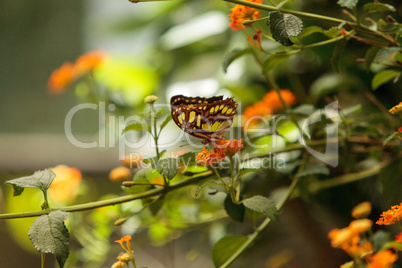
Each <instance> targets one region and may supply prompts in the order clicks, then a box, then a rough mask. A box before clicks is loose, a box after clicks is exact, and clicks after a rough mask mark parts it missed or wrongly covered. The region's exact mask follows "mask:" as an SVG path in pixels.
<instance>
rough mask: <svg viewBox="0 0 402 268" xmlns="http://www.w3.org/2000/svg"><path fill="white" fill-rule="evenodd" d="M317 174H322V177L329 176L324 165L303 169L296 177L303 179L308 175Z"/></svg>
mask: <svg viewBox="0 0 402 268" xmlns="http://www.w3.org/2000/svg"><path fill="white" fill-rule="evenodd" d="M317 174H323V175H329V169H328V167H327V166H324V165H317V164H315V165H310V166H307V167H306V168H304V170H303V171H302V172H300V173H299V174H298V175H297V177H304V176H308V175H317Z"/></svg>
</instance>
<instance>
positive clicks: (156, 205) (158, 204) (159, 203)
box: [149, 197, 165, 216]
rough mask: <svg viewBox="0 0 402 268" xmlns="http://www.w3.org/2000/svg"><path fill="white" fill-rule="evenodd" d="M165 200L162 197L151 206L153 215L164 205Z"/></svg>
mask: <svg viewBox="0 0 402 268" xmlns="http://www.w3.org/2000/svg"><path fill="white" fill-rule="evenodd" d="M164 201H165V199H164V198H163V197H161V198H158V200H156V201H155V202H153V203H152V204H151V205H150V206H149V210H150V211H151V213H152V215H153V216H156V214H158V212H159V210H160V209H161V208H162V207H163V203H164Z"/></svg>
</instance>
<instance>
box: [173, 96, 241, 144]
mask: <svg viewBox="0 0 402 268" xmlns="http://www.w3.org/2000/svg"><path fill="white" fill-rule="evenodd" d="M171 104H172V118H173V121H174V122H175V123H176V125H177V126H178V127H180V128H181V129H182V130H183V131H185V132H186V133H188V134H190V135H192V136H194V137H197V138H201V139H205V140H206V141H208V142H210V141H211V140H217V139H221V137H220V136H221V135H222V134H223V133H224V132H225V131H226V130H228V129H229V128H230V126H231V125H232V122H233V117H234V115H235V114H236V113H237V103H236V102H235V101H233V99H232V98H229V99H226V100H223V96H217V97H212V98H200V97H195V98H188V97H184V96H182V95H178V96H174V97H172V99H171Z"/></svg>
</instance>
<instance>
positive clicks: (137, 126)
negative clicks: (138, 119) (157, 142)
mask: <svg viewBox="0 0 402 268" xmlns="http://www.w3.org/2000/svg"><path fill="white" fill-rule="evenodd" d="M130 130H133V131H148V132H149V133H151V131H152V129H151V126H150V125H148V124H141V123H132V124H129V125H127V126H126V127H125V128H124V129H123V130H122V132H121V133H122V134H123V133H125V132H127V131H130Z"/></svg>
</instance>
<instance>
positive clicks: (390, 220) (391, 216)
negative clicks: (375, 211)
mask: <svg viewBox="0 0 402 268" xmlns="http://www.w3.org/2000/svg"><path fill="white" fill-rule="evenodd" d="M401 220H402V203H401V204H400V205H396V206H391V209H389V210H387V211H385V212H383V213H381V217H380V218H379V219H378V221H376V224H378V225H391V224H395V223H398V222H400V221H401Z"/></svg>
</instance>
